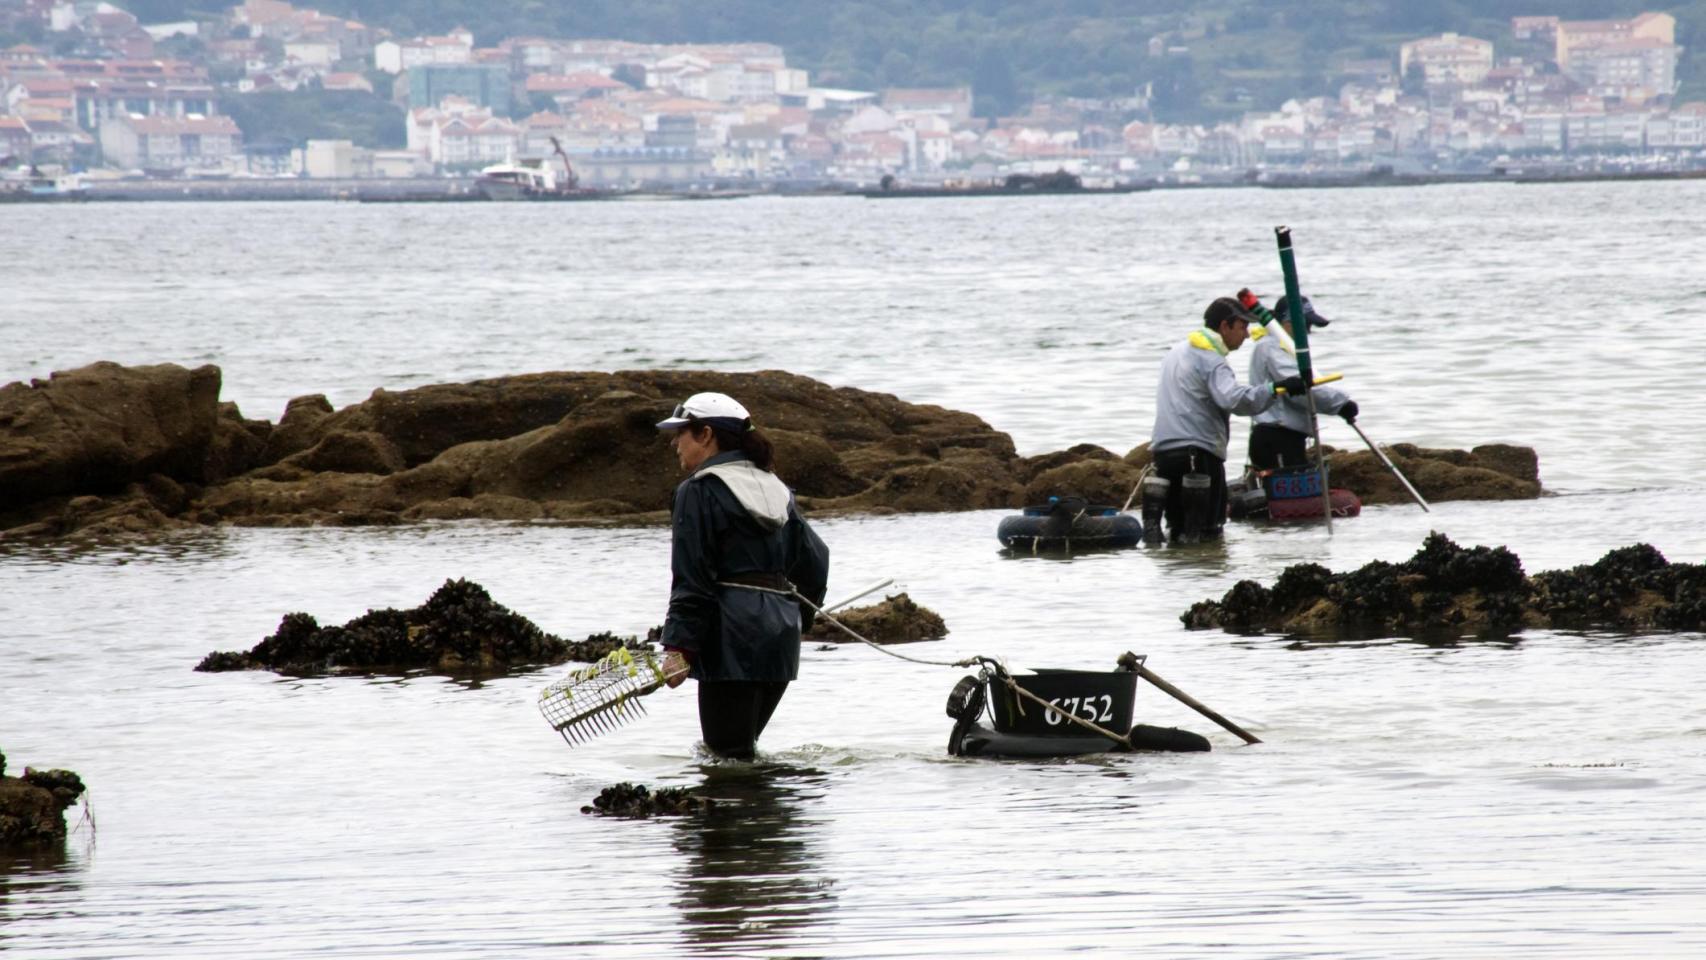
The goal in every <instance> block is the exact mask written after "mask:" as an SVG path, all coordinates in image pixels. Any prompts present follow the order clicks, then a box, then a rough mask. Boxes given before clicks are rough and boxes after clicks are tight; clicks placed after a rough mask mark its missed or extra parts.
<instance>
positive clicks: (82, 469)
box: [0, 363, 220, 504]
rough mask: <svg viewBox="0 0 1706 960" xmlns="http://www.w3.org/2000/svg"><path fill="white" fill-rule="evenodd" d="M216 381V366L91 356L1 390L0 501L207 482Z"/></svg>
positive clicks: (216, 402)
mask: <svg viewBox="0 0 1706 960" xmlns="http://www.w3.org/2000/svg"><path fill="white" fill-rule="evenodd" d="M219 384H220V373H219V368H218V367H213V366H203V367H197V368H195V369H194V370H186V369H185V368H183V367H180V366H176V365H173V364H162V365H160V366H153V367H123V366H119V365H118V364H116V363H96V364H92V365H90V366H87V367H83V368H81V369H78V370H71V371H68V372H65V373H55V374H53V375H52V376H51V377H50V378H48V379H47V380H31V381H30V382H29V383H21V382H20V383H10V384H7V385H6V386H4V387H0V504H20V503H28V502H31V501H35V500H41V499H43V498H47V497H54V496H61V495H73V494H111V493H117V492H119V491H121V490H123V489H124V488H125V486H126V485H128V484H131V483H135V482H137V481H141V480H145V479H147V478H148V477H149V476H151V475H154V474H164V475H166V476H168V477H173V478H178V479H181V480H189V481H193V482H199V481H201V480H203V479H205V477H204V471H205V467H206V460H207V454H208V450H209V447H210V446H211V444H212V440H213V437H214V432H215V429H214V428H215V422H216V421H217V420H218V417H219Z"/></svg>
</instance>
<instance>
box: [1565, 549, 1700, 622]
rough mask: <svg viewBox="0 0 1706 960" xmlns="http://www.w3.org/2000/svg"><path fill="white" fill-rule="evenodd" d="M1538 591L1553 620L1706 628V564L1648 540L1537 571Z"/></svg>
mask: <svg viewBox="0 0 1706 960" xmlns="http://www.w3.org/2000/svg"><path fill="white" fill-rule="evenodd" d="M1534 593H1535V597H1534V605H1535V607H1536V609H1538V610H1539V611H1540V612H1541V613H1542V614H1544V615H1545V616H1546V618H1547V620H1548V621H1549V622H1550V623H1551V624H1552V625H1553V626H1558V627H1575V628H1589V627H1611V628H1617V629H1637V630H1638V629H1648V628H1658V629H1662V630H1702V629H1706V565H1703V564H1695V563H1671V562H1670V561H1668V560H1666V559H1665V557H1664V554H1662V553H1660V552H1659V551H1658V550H1657V549H1655V548H1653V547H1652V546H1651V545H1649V544H1645V543H1637V544H1635V545H1633V546H1628V547H1620V548H1618V549H1616V550H1613V551H1611V552H1610V553H1607V554H1606V555H1605V556H1603V557H1601V558H1599V559H1598V560H1597V561H1595V562H1593V563H1590V564H1583V565H1581V566H1578V567H1571V568H1570V569H1568V570H1552V571H1548V572H1545V573H1538V574H1535V575H1534Z"/></svg>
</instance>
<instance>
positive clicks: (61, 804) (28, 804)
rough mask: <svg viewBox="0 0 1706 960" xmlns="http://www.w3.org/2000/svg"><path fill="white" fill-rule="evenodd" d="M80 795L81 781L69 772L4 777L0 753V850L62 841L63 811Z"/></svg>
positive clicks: (4, 757)
mask: <svg viewBox="0 0 1706 960" xmlns="http://www.w3.org/2000/svg"><path fill="white" fill-rule="evenodd" d="M82 795H83V779H82V778H81V777H79V776H77V774H75V773H72V772H71V771H69V770H32V769H29V768H27V767H26V768H25V769H24V775H23V776H21V777H8V776H6V755H5V754H3V753H0V850H12V849H19V848H28V847H30V846H32V845H36V844H41V843H44V842H50V841H54V840H61V839H64V837H65V808H67V807H69V806H71V805H72V804H73V803H76V802H77V798H78V797H80V796H82Z"/></svg>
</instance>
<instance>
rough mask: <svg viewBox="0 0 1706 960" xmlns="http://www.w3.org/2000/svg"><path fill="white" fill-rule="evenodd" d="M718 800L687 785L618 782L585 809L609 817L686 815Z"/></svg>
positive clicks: (702, 809)
mask: <svg viewBox="0 0 1706 960" xmlns="http://www.w3.org/2000/svg"><path fill="white" fill-rule="evenodd" d="M713 806H715V801H713V800H711V798H709V797H701V796H699V795H698V794H696V793H693V792H692V791H690V790H688V789H687V788H686V787H664V788H662V789H660V790H652V789H650V788H648V787H646V785H645V784H633V783H618V784H613V785H611V786H608V787H605V788H604V789H603V790H600V791H599V792H598V796H597V797H596V798H595V799H594V800H593V801H592V804H591V805H590V806H585V807H581V812H582V813H596V814H599V815H601V816H606V817H625V818H628V819H634V820H638V819H644V818H646V817H654V816H685V815H687V814H692V813H699V812H701V811H704V810H709V809H711V808H712V807H713Z"/></svg>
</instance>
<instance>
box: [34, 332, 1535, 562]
mask: <svg viewBox="0 0 1706 960" xmlns="http://www.w3.org/2000/svg"><path fill="white" fill-rule="evenodd" d="M221 382H222V374H221V372H220V370H219V368H218V367H216V366H212V365H206V366H201V367H196V368H193V369H191V368H187V367H183V366H179V365H177V364H159V365H151V366H122V365H119V364H116V363H109V362H101V363H95V364H91V365H89V366H86V367H81V368H78V369H75V370H70V371H64V372H58V373H54V374H53V375H52V376H51V377H49V378H48V379H45V380H40V379H38V380H31V381H29V382H17V383H11V384H7V385H6V386H4V387H0V537H59V536H66V535H71V534H85V535H106V534H122V533H137V532H146V531H152V530H161V529H174V528H192V527H201V526H217V525H223V524H234V525H247V526H309V525H344V526H359V525H381V524H397V523H408V522H418V521H429V520H453V519H471V518H480V519H491V520H551V521H560V522H566V523H599V524H608V523H624V524H645V523H663V522H666V521H667V519H668V509H669V504H670V496H671V493H672V491H673V490H674V488H675V486H676V484H677V483H678V482H679V481H680V478H681V472H680V470H679V468H678V466H677V464H676V462H675V457H674V453H673V451H671V450H670V448H669V446H668V444H667V443H665V442H664V440H663V439H662V438H661V437H660V436H659V434H658V432H657V430H656V429H655V427H654V424H655V422H656V421H657V420H658V419H660V418H661V417H663V416H664V415H666V414H667V412H668V411H669V409H670V408H671V407H673V406H674V404H676V403H677V402H679V401H680V400H682V399H684V398H685V397H687V396H689V395H691V394H694V393H698V392H701V391H707V390H716V391H722V392H725V393H729V394H731V395H734V396H736V397H739V398H740V399H741V400H742V401H743V402H744V403H746V404H747V405H748V406H749V407H750V408H751V409H753V410H755V411H757V417H756V419H757V422H758V423H759V425H760V426H761V427H763V429H764V430H765V432H766V433H767V434H768V435H769V436H770V438H771V439H772V441H773V442H774V443H775V446H776V451H777V473H778V474H779V475H780V476H781V477H782V479H783V480H784V481H786V482H787V483H788V485H789V486H790V487H792V488H793V489H794V490H795V492H796V495H797V496H798V498H799V502H800V505H801V507H802V509H804V510H806V511H808V512H810V513H812V514H813V515H816V516H823V515H834V514H847V513H897V512H899V513H907V512H928V511H952V510H977V509H998V508H1017V507H1019V506H1022V505H1024V504H1026V503H1036V502H1041V501H1044V500H1046V499H1047V498H1048V497H1049V496H1051V495H1060V496H1079V497H1084V498H1085V499H1087V500H1091V501H1093V502H1113V503H1119V502H1123V501H1124V499H1125V498H1126V496H1127V495H1128V494H1129V492H1130V491H1131V490H1132V488H1133V487H1134V486H1135V485H1136V483H1137V480H1138V478H1139V475H1140V474H1141V471H1142V469H1143V467H1145V466H1146V465H1147V464H1148V463H1149V451H1148V447H1147V444H1141V445H1139V446H1137V447H1134V448H1133V449H1131V450H1129V451H1127V452H1126V453H1124V454H1118V453H1115V452H1113V451H1110V450H1107V449H1105V448H1102V447H1099V446H1095V445H1091V444H1081V445H1078V446H1074V447H1071V448H1070V449H1067V450H1061V451H1056V452H1053V453H1047V454H1042V455H1038V456H1030V457H1024V456H1020V455H1018V453H1017V452H1016V450H1015V447H1014V443H1013V439H1012V437H1011V436H1009V435H1008V434H1006V433H1004V432H1002V431H999V430H996V429H995V428H993V427H991V426H990V425H989V424H988V423H986V422H984V421H983V420H982V419H980V418H979V417H977V416H975V415H973V414H970V413H966V412H962V411H957V410H949V409H946V408H943V407H940V406H935V405H931V404H919V403H911V402H907V401H904V400H901V399H899V398H897V397H895V396H893V395H890V394H885V393H875V392H871V391H865V390H859V389H855V388H852V387H832V386H830V385H828V384H826V383H823V382H821V381H818V380H813V379H811V378H808V377H803V376H799V375H796V374H792V373H787V372H784V371H778V370H765V371H758V372H751V373H722V372H713V371H703V370H640V371H619V372H613V373H606V372H585V371H581V372H553V373H535V374H524V375H518V376H511V377H501V378H496V379H490V380H479V381H473V382H470V383H461V384H440V385H434V386H427V387H420V388H417V389H413V390H406V391H389V390H383V389H381V390H376V391H374V392H373V394H372V395H371V396H370V397H369V398H368V399H366V400H364V401H362V402H360V403H356V404H351V405H349V406H347V407H344V408H343V409H339V410H334V409H333V407H332V405H331V404H330V403H329V402H328V401H327V400H326V398H325V397H324V396H323V395H318V394H312V395H306V396H301V397H297V398H296V399H294V400H291V401H290V402H289V403H288V404H287V406H286V409H285V411H284V413H283V415H282V416H281V417H280V419H279V420H278V422H277V423H273V422H270V421H266V420H257V419H251V418H248V417H245V416H244V415H243V414H242V413H241V411H240V410H239V409H238V408H237V405H236V404H234V403H231V402H221V401H220V399H219V394H220V389H221ZM1391 455H1392V458H1393V460H1394V461H1395V462H1396V463H1397V464H1398V466H1399V467H1400V469H1402V470H1403V471H1404V472H1405V474H1406V475H1407V476H1409V477H1410V479H1411V480H1412V482H1414V483H1415V484H1416V486H1417V488H1418V489H1419V490H1420V491H1421V493H1422V494H1423V496H1425V497H1427V498H1429V499H1430V500H1449V499H1477V500H1505V499H1527V498H1533V497H1537V496H1539V495H1540V493H1541V485H1540V482H1539V470H1538V462H1537V459H1536V457H1535V453H1534V451H1533V450H1532V449H1530V448H1526V447H1516V446H1509V445H1503V444H1490V445H1483V446H1479V447H1476V448H1474V449H1473V450H1468V451H1464V450H1431V449H1424V448H1419V447H1413V446H1410V445H1407V444H1397V445H1395V446H1393V447H1392V448H1391ZM1331 463H1332V470H1333V473H1332V476H1333V482H1334V484H1335V485H1336V486H1343V487H1346V488H1348V489H1351V490H1352V491H1353V492H1355V493H1357V494H1358V496H1360V497H1361V498H1362V499H1363V501H1364V502H1365V503H1396V502H1402V501H1403V500H1405V499H1406V494H1405V493H1404V492H1403V490H1402V488H1401V487H1399V486H1398V484H1397V483H1396V481H1393V480H1392V479H1391V477H1390V475H1389V474H1388V473H1387V472H1386V470H1385V468H1384V467H1383V466H1382V465H1381V464H1380V463H1379V462H1378V461H1377V460H1376V459H1375V458H1374V456H1373V455H1372V454H1370V453H1368V452H1352V453H1345V452H1335V453H1334V454H1333V456H1332V460H1331Z"/></svg>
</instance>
